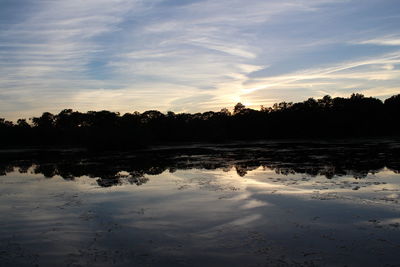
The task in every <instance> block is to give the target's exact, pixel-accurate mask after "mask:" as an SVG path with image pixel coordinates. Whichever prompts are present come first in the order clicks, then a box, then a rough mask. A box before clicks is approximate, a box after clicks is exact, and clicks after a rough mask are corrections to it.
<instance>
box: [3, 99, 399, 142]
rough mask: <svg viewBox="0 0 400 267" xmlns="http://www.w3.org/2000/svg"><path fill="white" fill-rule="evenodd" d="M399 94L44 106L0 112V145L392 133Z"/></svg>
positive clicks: (395, 132) (396, 125) (396, 131)
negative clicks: (229, 104)
mask: <svg viewBox="0 0 400 267" xmlns="http://www.w3.org/2000/svg"><path fill="white" fill-rule="evenodd" d="M398 117H400V94H399V95H395V96H392V97H390V98H388V99H386V100H385V101H384V102H382V101H381V100H380V99H377V98H372V97H364V96H363V95H361V94H353V95H351V97H349V98H343V97H335V98H332V97H330V96H328V95H327V96H324V97H323V98H321V99H313V98H309V99H308V100H306V101H303V102H298V103H287V102H281V103H277V104H274V105H273V106H272V107H269V108H266V107H261V109H260V110H255V109H250V108H247V107H245V106H244V105H242V104H241V103H238V104H236V105H235V107H234V109H233V112H231V111H229V110H228V109H226V108H223V109H222V110H221V111H219V112H213V111H208V112H203V113H194V114H189V113H174V112H171V111H169V112H167V113H165V114H164V113H162V112H159V111H157V110H149V111H146V112H143V113H139V112H136V111H135V112H132V113H125V114H123V115H121V114H119V113H115V112H110V111H105V110H103V111H89V112H86V113H82V112H78V111H73V110H71V109H65V110H62V111H61V112H60V113H58V114H52V113H49V112H44V113H43V114H42V115H41V116H40V117H34V118H32V119H31V121H27V120H26V119H19V120H18V121H17V122H16V123H13V122H11V121H6V120H5V119H2V118H0V145H3V146H23V145H48V146H49V145H66V146H83V147H90V148H105V147H106V148H121V147H122V148H126V147H131V148H132V147H140V146H143V145H145V144H154V143H166V142H185V141H196V142H197V141H221V140H223V141H226V140H254V139H268V138H277V137H278V138H299V137H307V138H309V137H359V136H387V135H391V136H398V135H399V134H400V124H399V123H398V122H397V120H398V119H396V118H398Z"/></svg>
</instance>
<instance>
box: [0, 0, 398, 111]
mask: <svg viewBox="0 0 400 267" xmlns="http://www.w3.org/2000/svg"><path fill="white" fill-rule="evenodd" d="M399 29H400V3H399V2H398V0H396V1H386V0H359V1H351V0H319V1H316V0H297V1H295V0H293V1H290V0H271V1H261V0H247V1H238V0H187V1H184V0H181V1H178V0H171V1H163V0H129V1H128V0H68V1H57V0H1V1H0V117H5V118H7V119H16V118H20V117H27V118H28V117H31V116H38V115H40V114H41V113H42V112H43V111H50V112H54V113H58V112H59V111H60V110H62V109H65V108H73V109H75V110H79V111H88V110H102V109H107V110H112V111H120V112H122V113H123V112H133V111H135V110H137V111H145V110H149V109H158V110H160V111H164V112H165V111H168V110H172V111H175V112H198V111H207V110H214V111H218V110H220V109H221V108H223V107H228V108H231V107H232V106H233V105H234V104H235V103H237V102H242V103H244V104H245V105H247V106H250V107H253V108H259V106H260V105H264V106H269V105H272V104H273V103H275V102H279V101H302V100H305V99H307V98H309V97H315V98H318V97H321V96H323V95H326V94H330V95H332V96H348V95H350V94H351V93H352V92H359V93H363V94H365V95H367V96H375V97H379V98H381V99H384V98H386V97H388V96H391V95H393V94H398V93H400V87H399V84H400V83H399V81H400V71H399V70H400V30H399Z"/></svg>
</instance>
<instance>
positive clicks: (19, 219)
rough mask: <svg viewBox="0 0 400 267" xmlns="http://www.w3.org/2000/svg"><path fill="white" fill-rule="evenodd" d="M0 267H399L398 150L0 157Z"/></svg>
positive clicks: (193, 148) (376, 143) (253, 145)
mask: <svg viewBox="0 0 400 267" xmlns="http://www.w3.org/2000/svg"><path fill="white" fill-rule="evenodd" d="M0 174H1V175H2V176H0V241H1V242H0V266H400V265H399V263H400V254H399V251H400V204H399V201H400V192H399V190H400V142H399V141H396V140H358V141H357V140H353V141H348V140H336V141H330V142H323V141H314V142H310V141H286V142H283V141H281V142H241V143H230V144H188V145H181V146H157V147H153V148H149V149H138V150H136V151H134V152H132V151H111V152H88V151H85V150H79V149H75V150H74V149H69V150H68V149H64V150H61V149H60V150H57V149H46V150H38V149H29V150H28V149H27V150H3V151H1V152H0Z"/></svg>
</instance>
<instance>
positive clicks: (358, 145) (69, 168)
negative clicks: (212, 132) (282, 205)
mask: <svg viewBox="0 0 400 267" xmlns="http://www.w3.org/2000/svg"><path fill="white" fill-rule="evenodd" d="M259 167H263V168H264V169H271V170H275V172H276V173H278V174H283V175H289V174H306V175H308V176H317V175H323V176H325V177H326V178H328V179H332V178H334V177H335V176H343V175H350V176H353V177H354V178H357V179H360V178H364V177H366V176H367V175H368V174H370V173H377V172H379V171H381V170H383V169H384V168H387V169H389V170H392V171H394V172H396V173H400V143H398V142H394V141H382V140H380V141H378V142H377V141H373V140H369V141H368V142H365V140H360V141H359V142H350V143H346V142H342V143H340V142H329V143H321V142H319V143H318V142H316V143H310V142H307V143H292V142H286V143H278V142H270V143H250V144H249V143H246V144H229V145H228V144H224V145H219V146H200V145H199V146H190V147H185V148H179V149H178V148H173V147H168V148H164V149H142V150H138V151H136V152H135V153H131V152H129V151H125V152H124V151H120V152H105V151H103V152H93V151H85V150H81V151H68V150H67V151H66V150H28V151H21V150H20V151H17V150H16V151H14V152H3V153H0V176H1V175H6V174H7V173H9V172H13V171H15V168H17V170H18V171H19V172H21V173H26V172H28V171H32V172H34V173H37V174H43V175H44V176H45V177H48V178H51V177H54V176H61V177H63V178H64V179H65V180H75V179H76V177H80V176H88V177H91V178H95V179H96V181H97V183H98V184H99V185H100V186H102V187H109V186H113V185H119V184H125V183H130V184H136V185H142V184H144V183H146V182H147V181H148V180H149V175H158V174H161V173H163V172H165V171H169V172H175V171H176V170H186V169H208V170H214V169H222V170H224V171H229V170H232V168H234V170H235V171H236V172H237V174H238V175H239V176H242V177H244V176H245V175H246V174H247V173H248V172H249V171H252V170H255V169H257V168H259Z"/></svg>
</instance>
